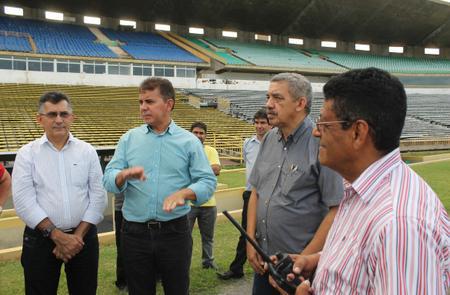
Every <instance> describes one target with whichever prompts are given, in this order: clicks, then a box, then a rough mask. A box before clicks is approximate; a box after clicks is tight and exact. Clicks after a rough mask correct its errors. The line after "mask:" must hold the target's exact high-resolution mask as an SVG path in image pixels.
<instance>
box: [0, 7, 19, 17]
mask: <svg viewBox="0 0 450 295" xmlns="http://www.w3.org/2000/svg"><path fill="white" fill-rule="evenodd" d="M3 11H4V12H5V14H9V15H18V16H23V8H20V7H13V6H5V7H4V10H3Z"/></svg>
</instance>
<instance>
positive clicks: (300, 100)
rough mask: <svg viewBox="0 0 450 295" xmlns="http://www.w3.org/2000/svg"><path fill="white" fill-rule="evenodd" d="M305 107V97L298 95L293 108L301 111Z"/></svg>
mask: <svg viewBox="0 0 450 295" xmlns="http://www.w3.org/2000/svg"><path fill="white" fill-rule="evenodd" d="M305 108H306V97H304V96H301V97H299V98H298V99H297V101H296V106H295V110H296V111H297V112H299V111H301V110H303V109H305Z"/></svg>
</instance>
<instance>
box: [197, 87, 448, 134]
mask: <svg viewBox="0 0 450 295" xmlns="http://www.w3.org/2000/svg"><path fill="white" fill-rule="evenodd" d="M189 94H190V95H196V96H198V97H201V99H203V100H214V101H217V104H218V106H219V109H221V110H222V111H223V112H225V113H226V114H229V115H231V116H234V117H237V118H239V119H242V120H246V121H248V122H251V121H252V118H253V115H254V113H255V111H256V110H258V109H259V108H261V107H264V105H265V100H266V98H265V97H266V92H265V91H241V90H239V91H234V90H226V91H225V90H199V89H195V90H189ZM224 101H226V102H227V103H224ZM322 103H323V98H322V94H320V93H314V100H313V104H312V107H311V117H312V118H316V117H317V116H318V115H319V112H320V108H321V106H322ZM221 105H225V106H227V107H224V108H221ZM448 114H450V97H449V96H447V95H425V94H420V95H419V94H410V95H408V111H407V116H406V122H405V127H404V129H403V133H402V138H405V139H406V138H421V137H447V136H450V117H449V116H448Z"/></svg>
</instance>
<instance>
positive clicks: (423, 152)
mask: <svg viewBox="0 0 450 295" xmlns="http://www.w3.org/2000/svg"><path fill="white" fill-rule="evenodd" d="M448 153H450V150H439V151H419V152H407V153H402V156H431V155H440V154H448Z"/></svg>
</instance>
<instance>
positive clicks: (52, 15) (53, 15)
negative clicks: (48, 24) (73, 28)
mask: <svg viewBox="0 0 450 295" xmlns="http://www.w3.org/2000/svg"><path fill="white" fill-rule="evenodd" d="M45 18H46V19H52V20H59V21H63V20H64V13H61V12H54V11H46V12H45Z"/></svg>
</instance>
